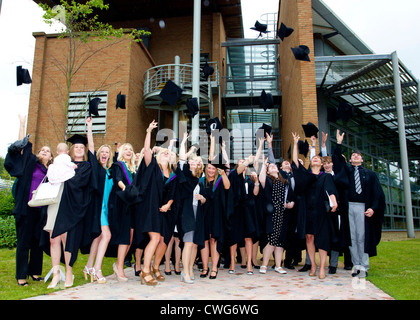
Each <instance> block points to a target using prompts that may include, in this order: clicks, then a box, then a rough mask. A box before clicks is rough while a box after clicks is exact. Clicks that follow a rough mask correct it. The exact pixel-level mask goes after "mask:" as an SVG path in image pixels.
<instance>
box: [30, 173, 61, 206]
mask: <svg viewBox="0 0 420 320" xmlns="http://www.w3.org/2000/svg"><path fill="white" fill-rule="evenodd" d="M45 179H46V176H45V177H44V179H43V180H42V182H41V183H40V184H39V186H38V188H36V190H34V191H32V199H31V200H30V201H29V202H28V206H30V207H42V206H48V205H50V204H54V203H57V202H58V201H59V200H60V198H59V197H60V191H61V189H62V188H63V186H64V183H63V182H61V183H54V184H53V183H50V182H45Z"/></svg>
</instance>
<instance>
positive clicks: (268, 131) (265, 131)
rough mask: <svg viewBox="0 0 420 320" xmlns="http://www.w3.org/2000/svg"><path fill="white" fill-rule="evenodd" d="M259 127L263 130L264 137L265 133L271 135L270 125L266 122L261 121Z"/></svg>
mask: <svg viewBox="0 0 420 320" xmlns="http://www.w3.org/2000/svg"><path fill="white" fill-rule="evenodd" d="M259 129H262V130H264V138H265V137H266V134H267V133H268V135H269V136H271V130H272V127H271V126H269V125H268V124H265V123H263V125H262V126H261V127H260V128H259Z"/></svg>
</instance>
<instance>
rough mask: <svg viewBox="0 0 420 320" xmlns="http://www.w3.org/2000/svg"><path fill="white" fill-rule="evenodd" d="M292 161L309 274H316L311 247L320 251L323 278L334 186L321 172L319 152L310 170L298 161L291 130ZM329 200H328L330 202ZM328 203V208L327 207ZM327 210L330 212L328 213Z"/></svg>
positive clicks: (322, 275) (295, 141)
mask: <svg viewBox="0 0 420 320" xmlns="http://www.w3.org/2000/svg"><path fill="white" fill-rule="evenodd" d="M293 139H294V146H293V164H292V169H293V173H294V176H295V184H296V185H295V192H296V193H298V194H299V193H300V194H302V198H301V199H302V200H301V201H303V202H304V203H303V204H302V203H301V204H300V205H303V207H304V210H301V211H300V212H299V213H300V214H304V218H303V219H300V223H304V227H303V229H304V230H305V234H306V248H307V251H308V255H309V259H310V260H311V271H310V273H309V275H310V276H315V275H316V264H315V250H316V248H318V250H319V254H320V269H319V278H320V279H324V278H325V262H326V258H327V254H328V252H329V251H330V250H331V212H335V211H336V209H337V200H336V196H337V189H336V188H335V185H334V182H333V179H332V176H331V175H330V174H325V173H322V172H321V168H322V159H321V157H320V156H319V155H316V156H314V157H313V158H312V159H311V164H310V165H311V166H310V171H307V170H306V169H304V168H303V166H302V165H301V164H300V162H299V161H298V141H299V139H300V137H299V135H297V134H296V133H293ZM330 200H331V202H330ZM328 206H330V207H331V208H329V207H328ZM330 211H331V212H330Z"/></svg>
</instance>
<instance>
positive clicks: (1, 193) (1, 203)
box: [0, 189, 15, 216]
mask: <svg viewBox="0 0 420 320" xmlns="http://www.w3.org/2000/svg"><path fill="white" fill-rule="evenodd" d="M14 206H15V199H14V198H13V196H12V190H11V189H2V190H0V216H9V215H12V211H13V208H14Z"/></svg>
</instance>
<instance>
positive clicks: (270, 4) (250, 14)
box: [0, 0, 420, 157]
mask: <svg viewBox="0 0 420 320" xmlns="http://www.w3.org/2000/svg"><path fill="white" fill-rule="evenodd" d="M241 2H242V16H243V18H242V19H243V23H244V31H245V37H246V38H253V37H255V31H252V30H250V29H249V28H250V27H253V26H254V23H255V21H256V20H259V21H260V22H263V19H264V18H265V17H266V16H265V15H264V14H266V13H277V11H278V3H279V0H259V1H256V0H242V1H241ZM323 2H324V3H325V4H326V5H327V6H328V7H330V9H332V11H333V12H335V13H336V15H337V16H338V17H339V18H340V19H341V20H342V21H343V22H344V23H345V24H346V25H347V26H348V27H349V28H350V29H351V30H352V31H353V32H354V33H355V34H357V35H358V37H359V38H360V39H361V40H362V41H363V42H364V43H365V44H366V45H367V46H368V47H369V48H371V49H372V50H373V51H374V52H375V53H378V54H389V53H392V52H393V51H397V53H398V56H399V58H400V60H401V61H402V62H403V64H404V65H405V66H406V67H407V68H408V69H409V70H411V71H412V73H413V74H414V76H415V77H416V78H420V59H418V54H417V52H420V36H419V35H418V34H417V32H419V31H420V19H419V12H420V0H399V1H398V2H397V3H396V2H395V1H394V0H323ZM54 30H55V29H54V28H51V27H50V26H48V25H46V24H45V23H43V21H42V10H41V9H40V8H39V7H38V6H37V4H36V3H34V2H33V1H32V0H2V7H1V12H0V48H1V50H0V108H1V110H2V111H0V156H2V157H4V156H5V155H6V152H7V147H8V146H9V144H10V143H13V142H14V141H15V140H17V138H18V131H19V119H18V114H22V115H26V114H27V113H28V106H29V95H30V88H31V85H27V84H23V85H21V86H19V87H18V86H16V67H17V66H19V65H22V67H23V68H26V69H28V70H29V72H30V74H31V75H32V63H33V57H34V48H35V39H34V37H33V36H32V32H37V31H44V32H46V33H51V32H54Z"/></svg>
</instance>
